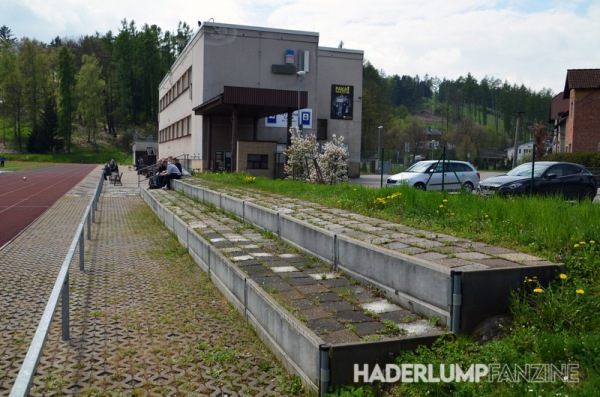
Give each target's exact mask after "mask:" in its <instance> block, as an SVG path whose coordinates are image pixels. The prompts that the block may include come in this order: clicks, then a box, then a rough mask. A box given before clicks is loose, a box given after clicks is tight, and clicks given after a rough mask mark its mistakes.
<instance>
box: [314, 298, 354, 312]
mask: <svg viewBox="0 0 600 397" xmlns="http://www.w3.org/2000/svg"><path fill="white" fill-rule="evenodd" d="M321 306H322V307H323V308H324V309H325V310H329V311H332V312H340V311H348V310H352V309H354V306H352V305H351V304H350V303H348V302H344V301H341V300H339V301H328V302H321Z"/></svg>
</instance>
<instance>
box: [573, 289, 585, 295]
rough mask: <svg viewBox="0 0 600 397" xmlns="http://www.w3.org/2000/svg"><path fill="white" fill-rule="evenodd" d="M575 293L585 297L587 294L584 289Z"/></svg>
mask: <svg viewBox="0 0 600 397" xmlns="http://www.w3.org/2000/svg"><path fill="white" fill-rule="evenodd" d="M575 293H576V294H579V295H583V294H585V291H584V290H582V289H578V290H575Z"/></svg>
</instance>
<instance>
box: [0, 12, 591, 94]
mask: <svg viewBox="0 0 600 397" xmlns="http://www.w3.org/2000/svg"><path fill="white" fill-rule="evenodd" d="M210 18H213V19H214V21H215V22H221V23H229V24H239V25H251V26H260V27H269V28H281V29H292V30H301V31H308V32H317V33H319V45H321V46H325V47H337V46H338V44H339V43H340V41H343V43H344V48H347V49H356V50H362V51H364V56H365V59H366V60H368V61H369V62H370V63H371V64H372V65H373V66H375V67H376V68H377V69H379V70H382V71H383V72H384V73H385V74H386V75H396V74H397V75H400V76H401V75H409V76H413V77H414V76H416V75H419V76H420V77H421V78H423V76H425V75H429V76H430V77H439V78H440V79H443V78H447V79H452V80H455V79H457V78H458V77H460V76H466V75H467V73H469V72H470V73H471V74H472V75H473V76H474V77H475V78H476V79H477V80H478V81H481V79H483V78H484V77H485V76H488V77H494V78H497V79H500V80H502V81H508V82H509V83H510V84H517V85H521V84H524V85H525V86H527V87H529V88H531V89H533V90H535V91H539V90H541V89H544V88H548V89H551V90H552V91H553V93H554V94H558V93H559V92H561V91H562V90H563V88H564V84H565V77H566V72H567V69H585V68H594V69H595V68H600V0H568V1H564V0H562V1H558V0H535V1H528V0H504V1H501V0H217V1H214V0H211V1H208V0H175V1H166V0H101V1H99V0H0V25H6V26H8V27H9V28H10V29H11V30H12V33H13V35H14V36H15V37H17V38H23V37H28V38H31V39H33V38H35V39H37V40H39V41H42V42H45V43H49V42H50V41H51V40H52V39H53V38H54V37H56V36H59V37H61V38H64V37H71V38H77V37H79V36H82V35H94V34H95V33H96V32H99V33H101V34H104V33H106V32H108V31H109V30H111V31H112V32H113V33H114V34H118V31H119V28H120V26H121V21H122V20H123V19H127V21H135V23H136V25H137V27H138V28H141V27H142V26H143V25H144V24H149V25H153V24H155V25H158V26H159V27H160V28H161V29H162V30H163V31H175V30H176V29H177V24H178V22H179V21H185V22H187V23H188V24H189V25H190V26H191V27H192V28H193V29H194V30H196V29H198V21H206V20H209V19H210Z"/></svg>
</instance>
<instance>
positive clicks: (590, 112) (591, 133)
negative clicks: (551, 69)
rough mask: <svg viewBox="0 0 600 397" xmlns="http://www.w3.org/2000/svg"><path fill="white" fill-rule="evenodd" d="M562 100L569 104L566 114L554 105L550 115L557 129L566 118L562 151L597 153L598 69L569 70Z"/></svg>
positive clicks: (599, 137) (599, 133)
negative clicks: (552, 112)
mask: <svg viewBox="0 0 600 397" xmlns="http://www.w3.org/2000/svg"><path fill="white" fill-rule="evenodd" d="M563 98H564V99H565V100H567V101H568V108H567V110H566V112H565V111H564V109H563V106H564V105H563V104H557V108H556V115H552V116H555V117H556V118H555V119H554V122H555V123H558V125H560V123H561V121H560V120H561V118H562V117H564V116H566V120H565V121H566V123H565V134H564V150H563V151H564V152H566V153H572V152H590V151H594V152H595V151H600V69H571V70H568V71H567V78H566V81H565V89H564V91H563ZM559 109H562V110H559ZM559 146H561V144H560V143H559Z"/></svg>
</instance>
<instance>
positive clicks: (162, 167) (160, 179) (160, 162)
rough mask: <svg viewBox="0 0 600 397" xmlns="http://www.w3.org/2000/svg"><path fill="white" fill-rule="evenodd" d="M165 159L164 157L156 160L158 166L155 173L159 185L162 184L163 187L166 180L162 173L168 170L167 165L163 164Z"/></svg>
mask: <svg viewBox="0 0 600 397" xmlns="http://www.w3.org/2000/svg"><path fill="white" fill-rule="evenodd" d="M164 161H165V160H163V159H158V161H157V162H156V168H155V173H154V176H155V177H156V179H157V181H158V185H160V186H161V187H162V186H164V184H165V182H164V179H165V178H164V177H163V176H162V175H161V174H162V173H163V171H166V170H167V166H166V165H163V162H164Z"/></svg>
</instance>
